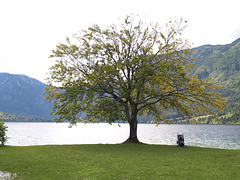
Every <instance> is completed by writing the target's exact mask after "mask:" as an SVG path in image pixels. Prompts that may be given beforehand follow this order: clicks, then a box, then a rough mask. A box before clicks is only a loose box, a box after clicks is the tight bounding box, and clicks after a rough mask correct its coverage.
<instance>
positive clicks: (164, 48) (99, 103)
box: [45, 16, 225, 142]
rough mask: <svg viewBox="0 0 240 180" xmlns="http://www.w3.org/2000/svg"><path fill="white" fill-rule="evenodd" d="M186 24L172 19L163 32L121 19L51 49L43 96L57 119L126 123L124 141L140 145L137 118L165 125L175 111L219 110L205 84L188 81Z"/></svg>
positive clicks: (192, 78) (210, 85)
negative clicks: (48, 76) (128, 132)
mask: <svg viewBox="0 0 240 180" xmlns="http://www.w3.org/2000/svg"><path fill="white" fill-rule="evenodd" d="M185 27H186V22H185V21H183V20H182V19H180V20H175V19H174V20H170V21H168V22H167V24H166V27H165V28H161V27H160V26H159V24H157V23H151V24H149V25H147V24H145V23H143V22H142V21H137V20H135V18H134V17H130V16H127V17H126V19H125V20H124V21H123V22H122V23H121V25H119V26H116V25H111V26H109V27H108V28H106V29H101V28H100V27H99V26H98V25H94V26H92V27H90V28H88V29H87V30H83V31H81V32H80V33H78V34H75V35H74V40H75V42H76V43H71V40H70V38H66V43H65V44H62V43H61V44H59V45H57V47H56V50H53V51H52V54H51V56H50V57H51V58H54V59H55V62H56V63H55V64H54V65H53V66H52V67H51V68H50V75H51V77H50V78H49V82H48V86H47V88H46V91H45V94H46V96H45V97H46V99H48V100H49V101H52V102H54V107H53V112H52V113H53V114H54V115H58V118H57V119H56V121H57V122H61V121H64V120H68V121H70V122H71V123H72V124H75V123H77V122H79V121H84V122H100V121H107V122H108V123H113V122H122V121H124V122H125V121H126V122H128V123H129V125H130V135H129V138H128V139H127V140H126V142H139V140H138V138H137V123H138V121H137V116H138V115H141V116H149V115H153V116H154V117H155V122H157V123H161V122H163V121H165V120H166V118H165V115H164V114H165V113H166V112H167V111H168V110H170V109H173V110H175V111H177V112H178V113H180V114H182V115H187V116H188V117H189V118H191V117H192V116H196V115H198V114H207V113H210V111H211V108H209V107H213V109H214V108H217V109H221V108H222V106H223V105H224V102H225V100H224V99H223V98H221V97H220V94H218V93H215V92H214V90H216V89H217V88H219V87H218V86H217V85H216V84H215V83H213V82H211V81H210V80H208V79H207V80H200V79H198V78H197V77H196V76H193V73H192V72H193V71H194V60H193V59H191V55H192V53H194V50H191V49H190V46H189V43H188V41H187V40H184V39H183V38H182V33H183V31H184V29H185Z"/></svg>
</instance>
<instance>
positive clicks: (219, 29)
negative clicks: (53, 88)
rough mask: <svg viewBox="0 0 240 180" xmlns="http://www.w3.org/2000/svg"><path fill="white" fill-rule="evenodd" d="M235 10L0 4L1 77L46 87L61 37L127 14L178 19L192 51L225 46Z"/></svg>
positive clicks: (174, 4)
mask: <svg viewBox="0 0 240 180" xmlns="http://www.w3.org/2000/svg"><path fill="white" fill-rule="evenodd" d="M239 7H240V1H239V0H201V1H200V0H0V72H9V73H13V74H25V75H28V76H30V77H33V78H36V79H38V80H40V81H42V82H45V79H46V77H47V73H48V71H49V70H48V68H49V66H50V65H51V63H52V60H51V59H49V58H48V57H49V55H50V53H51V50H52V49H54V48H55V46H56V45H57V44H58V43H59V42H65V37H67V36H71V35H72V34H73V33H76V32H77V31H79V30H83V29H86V28H88V27H89V26H91V25H93V24H98V25H100V27H106V26H108V25H111V24H118V23H119V18H121V19H124V18H125V17H126V15H130V14H138V15H139V16H140V17H142V18H143V19H144V21H153V22H158V23H160V24H163V23H164V24H165V22H166V20H167V19H169V18H174V17H177V18H181V17H182V18H183V19H184V20H187V21H188V28H187V30H186V31H185V37H186V38H188V39H189V41H190V42H191V43H193V46H200V45H204V44H212V45H216V44H228V43H231V42H232V41H234V40H235V39H237V38H239V37H240V15H239Z"/></svg>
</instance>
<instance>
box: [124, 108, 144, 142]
mask: <svg viewBox="0 0 240 180" xmlns="http://www.w3.org/2000/svg"><path fill="white" fill-rule="evenodd" d="M137 124H138V121H137V113H135V112H134V114H133V115H132V117H131V120H130V122H129V126H130V135H129V138H128V139H127V140H126V141H125V142H123V143H140V141H139V140H138V138H137Z"/></svg>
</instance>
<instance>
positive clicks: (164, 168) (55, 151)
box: [0, 144, 240, 180]
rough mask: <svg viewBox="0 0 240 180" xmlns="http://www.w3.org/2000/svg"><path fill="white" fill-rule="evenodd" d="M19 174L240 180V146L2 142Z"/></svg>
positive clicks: (7, 168)
mask: <svg viewBox="0 0 240 180" xmlns="http://www.w3.org/2000/svg"><path fill="white" fill-rule="evenodd" d="M0 171H3V172H10V173H16V174H17V177H16V179H30V180H33V179H58V180H59V179H64V180H68V179H104V180H105V179H124V180H126V179H146V180H147V179H151V180H152V179H194V180H195V179H235V180H236V179H240V150H220V149H210V148H199V147H185V148H178V147H176V146H163V145H146V144H117V145H101V144H98V145H56V146H55V145H48V146H28V147H14V146H5V147H0Z"/></svg>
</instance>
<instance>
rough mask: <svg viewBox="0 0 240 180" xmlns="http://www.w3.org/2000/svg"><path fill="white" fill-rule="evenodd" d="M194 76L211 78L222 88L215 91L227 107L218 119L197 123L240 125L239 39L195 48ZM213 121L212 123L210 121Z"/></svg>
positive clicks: (204, 118)
mask: <svg viewBox="0 0 240 180" xmlns="http://www.w3.org/2000/svg"><path fill="white" fill-rule="evenodd" d="M196 49H197V53H196V54H195V55H194V56H193V57H194V58H197V61H196V64H197V66H196V67H197V70H196V72H195V74H196V75H198V77H199V78H200V79H205V78H211V79H212V81H214V82H216V83H217V84H218V85H220V86H222V88H221V89H219V90H217V91H218V92H220V93H221V95H222V96H223V97H225V98H227V102H226V103H227V105H226V107H225V109H224V111H222V112H218V115H219V117H218V119H215V120H213V118H212V117H211V116H208V117H202V118H199V119H198V123H204V122H205V123H211V122H214V123H223V124H228V123H231V124H236V123H240V106H239V105H240V38H239V39H237V40H236V41H234V42H233V43H231V44H226V45H216V46H212V45H205V46H201V47H198V48H196ZM211 120H213V121H211Z"/></svg>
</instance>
